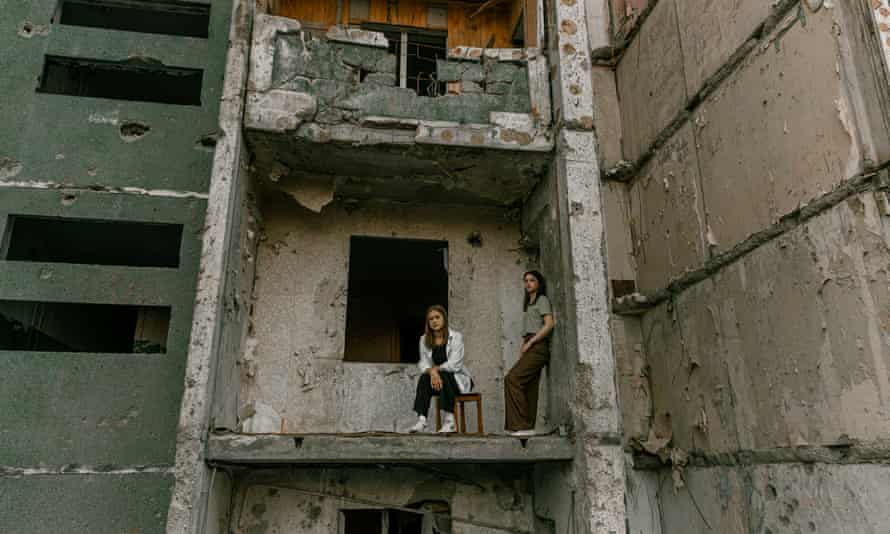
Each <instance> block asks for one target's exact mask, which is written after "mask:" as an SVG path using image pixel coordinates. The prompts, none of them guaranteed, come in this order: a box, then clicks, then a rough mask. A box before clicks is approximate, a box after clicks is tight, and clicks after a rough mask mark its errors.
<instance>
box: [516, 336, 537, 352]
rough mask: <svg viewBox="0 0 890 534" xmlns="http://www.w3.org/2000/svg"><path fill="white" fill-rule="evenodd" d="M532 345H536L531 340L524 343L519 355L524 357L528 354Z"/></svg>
mask: <svg viewBox="0 0 890 534" xmlns="http://www.w3.org/2000/svg"><path fill="white" fill-rule="evenodd" d="M532 345H534V343H532V340H531V339H529V340H528V341H526V342H525V343H523V344H522V347H521V348H520V349H519V354H520V355H522V354H525V353H526V352H528V349H530V348H532Z"/></svg>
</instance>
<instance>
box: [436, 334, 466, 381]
mask: <svg viewBox="0 0 890 534" xmlns="http://www.w3.org/2000/svg"><path fill="white" fill-rule="evenodd" d="M463 366H464V337H463V336H462V335H461V334H460V332H455V333H454V336H452V339H451V341H450V342H449V343H448V360H447V361H446V362H445V363H443V364H442V365H440V366H439V369H441V370H442V371H448V372H449V373H456V372H457V371H458V370H460V369H461V368H462V367H463Z"/></svg>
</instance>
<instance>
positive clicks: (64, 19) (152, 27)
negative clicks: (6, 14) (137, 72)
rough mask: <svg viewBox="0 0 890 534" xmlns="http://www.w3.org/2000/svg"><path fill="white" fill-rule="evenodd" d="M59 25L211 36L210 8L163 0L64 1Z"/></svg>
mask: <svg viewBox="0 0 890 534" xmlns="http://www.w3.org/2000/svg"><path fill="white" fill-rule="evenodd" d="M59 22H60V23H61V24H68V25H71V26H88V27H90V28H108V29H112V30H121V31H128V32H142V33H161V34H166V35H181V36H184V37H207V32H208V28H209V27H210V6H209V5H207V4H197V3H193V2H165V1H163V0H160V1H159V0H153V1H147V0H64V1H63V2H62V14H61V16H60V17H59Z"/></svg>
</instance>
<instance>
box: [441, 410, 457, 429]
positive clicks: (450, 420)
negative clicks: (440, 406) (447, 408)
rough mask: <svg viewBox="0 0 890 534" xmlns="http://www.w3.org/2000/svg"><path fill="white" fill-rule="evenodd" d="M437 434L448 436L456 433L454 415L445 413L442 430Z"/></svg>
mask: <svg viewBox="0 0 890 534" xmlns="http://www.w3.org/2000/svg"><path fill="white" fill-rule="evenodd" d="M436 432H437V433H439V434H450V433H452V432H457V428H456V427H455V425H454V414H453V413H448V412H445V421H444V422H443V423H442V428H440V429H439V430H437V431H436Z"/></svg>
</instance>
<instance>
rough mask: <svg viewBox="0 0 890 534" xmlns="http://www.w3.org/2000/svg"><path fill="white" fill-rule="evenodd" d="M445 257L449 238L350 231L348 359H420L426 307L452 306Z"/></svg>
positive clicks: (391, 361)
mask: <svg viewBox="0 0 890 534" xmlns="http://www.w3.org/2000/svg"><path fill="white" fill-rule="evenodd" d="M447 260H448V242H447V241H426V240H416V239H390V238H377V237H352V239H351V240H350V251H349V297H348V301H347V309H346V354H345V360H346V361H352V362H390V363H400V362H401V363H413V362H417V360H418V359H419V354H418V340H419V339H420V336H421V335H422V334H423V331H424V313H425V312H426V309H427V308H428V307H429V306H432V305H433V304H441V305H443V306H446V307H447V306H448V270H447Z"/></svg>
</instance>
